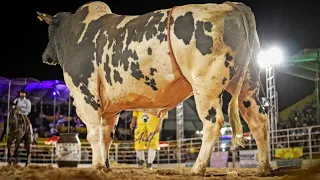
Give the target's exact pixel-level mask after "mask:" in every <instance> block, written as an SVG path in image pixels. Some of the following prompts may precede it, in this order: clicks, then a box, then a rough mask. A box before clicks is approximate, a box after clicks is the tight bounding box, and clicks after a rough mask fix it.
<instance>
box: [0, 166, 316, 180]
mask: <svg viewBox="0 0 320 180" xmlns="http://www.w3.org/2000/svg"><path fill="white" fill-rule="evenodd" d="M232 171H235V172H237V175H235V174H234V173H232ZM230 172H231V173H230ZM254 173H255V169H234V170H230V169H229V170H228V169H212V168H208V170H207V173H206V176H205V177H200V176H192V175H191V174H190V168H181V169H178V168H172V169H169V168H166V169H157V168H154V169H153V170H148V169H139V168H128V167H117V168H113V169H112V171H111V172H108V173H101V172H98V171H93V170H91V169H88V168H54V167H53V166H51V165H47V166H39V165H29V166H28V167H26V168H25V167H22V166H19V165H16V166H0V180H102V179H103V180H107V179H112V180H117V179H121V180H125V179H131V180H153V179H157V180H162V179H166V180H169V179H170V180H171V179H172V180H178V179H181V180H202V179H216V180H220V179H221V180H233V179H247V180H275V179H283V180H294V179H296V178H294V176H290V175H280V176H272V177H264V178H262V177H256V176H255V175H254ZM296 174H300V175H301V174H304V173H296ZM308 174H310V173H308ZM302 179H303V180H306V179H318V180H319V179H320V176H319V174H318V175H317V176H316V175H312V176H311V178H307V176H304V177H303V178H302ZM299 180H301V178H299Z"/></svg>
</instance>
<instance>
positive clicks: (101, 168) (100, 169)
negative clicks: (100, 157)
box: [94, 164, 111, 173]
mask: <svg viewBox="0 0 320 180" xmlns="http://www.w3.org/2000/svg"><path fill="white" fill-rule="evenodd" d="M94 169H95V170H97V171H98V172H100V173H108V172H111V168H107V167H106V166H105V165H102V164H101V165H96V166H95V167H94Z"/></svg>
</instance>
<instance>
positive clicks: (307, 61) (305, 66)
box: [275, 49, 320, 81]
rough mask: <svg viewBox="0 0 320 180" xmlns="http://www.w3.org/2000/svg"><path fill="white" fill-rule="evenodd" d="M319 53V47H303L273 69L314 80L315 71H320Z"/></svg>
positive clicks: (315, 77) (315, 76)
mask: <svg viewBox="0 0 320 180" xmlns="http://www.w3.org/2000/svg"><path fill="white" fill-rule="evenodd" d="M319 53H320V49H304V50H302V51H300V52H298V53H297V54H295V55H293V56H292V57H291V58H288V59H286V60H285V62H283V63H282V64H281V65H280V66H278V67H275V70H277V71H280V72H283V73H286V74H289V75H293V76H296V77H300V78H303V79H307V80H310V81H316V80H317V79H318V76H317V73H319V72H320V67H319V56H320V55H319Z"/></svg>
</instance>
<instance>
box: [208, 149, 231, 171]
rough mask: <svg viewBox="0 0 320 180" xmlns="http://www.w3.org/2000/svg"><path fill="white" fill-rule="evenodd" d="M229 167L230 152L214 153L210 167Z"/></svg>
mask: <svg viewBox="0 0 320 180" xmlns="http://www.w3.org/2000/svg"><path fill="white" fill-rule="evenodd" d="M227 165H228V152H212V153H211V157H210V167H215V168H226V167H227Z"/></svg>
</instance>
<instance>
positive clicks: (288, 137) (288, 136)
mask: <svg viewBox="0 0 320 180" xmlns="http://www.w3.org/2000/svg"><path fill="white" fill-rule="evenodd" d="M287 139H288V140H287V141H288V148H289V147H290V135H289V129H287Z"/></svg>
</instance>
